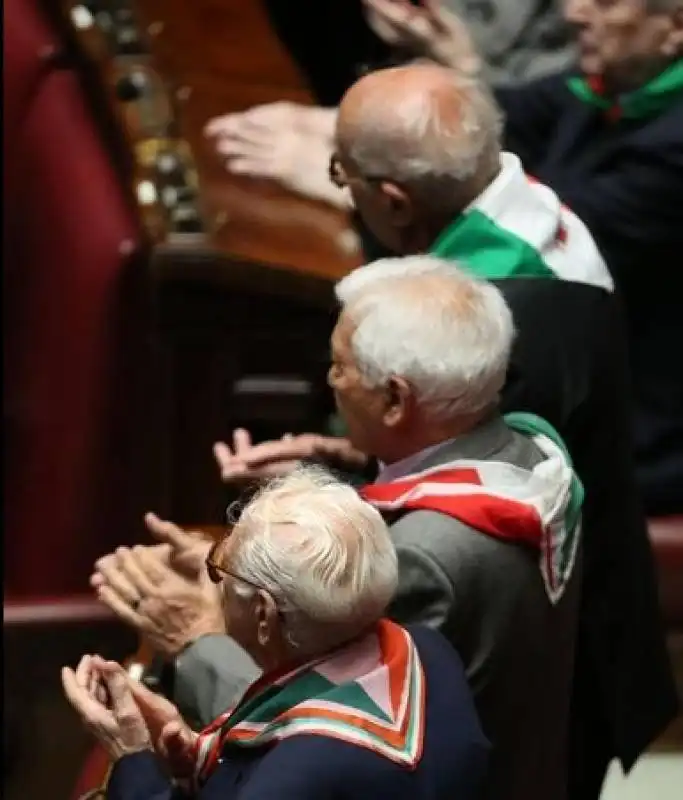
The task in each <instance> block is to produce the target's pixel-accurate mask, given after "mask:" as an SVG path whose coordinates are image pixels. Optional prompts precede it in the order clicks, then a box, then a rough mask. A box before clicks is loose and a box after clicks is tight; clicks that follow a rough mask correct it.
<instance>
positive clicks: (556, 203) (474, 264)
mask: <svg viewBox="0 0 683 800" xmlns="http://www.w3.org/2000/svg"><path fill="white" fill-rule="evenodd" d="M429 252H430V253H431V255H434V256H436V257H438V258H443V259H446V260H452V261H457V262H459V263H460V264H462V265H464V266H465V267H467V268H468V269H469V270H471V271H472V272H473V273H474V274H475V275H478V276H479V277H480V278H486V279H487V280H502V279H505V278H540V279H547V280H557V281H558V282H561V281H569V282H573V283H583V284H586V285H588V286H595V287H597V288H600V289H603V290H605V291H607V292H611V291H612V290H613V288H614V282H613V280H612V277H611V275H610V273H609V270H608V269H607V265H606V264H605V262H604V260H603V258H602V256H601V255H600V252H599V250H598V248H597V246H596V244H595V242H594V241H593V237H592V236H591V234H590V232H589V231H588V228H586V226H585V225H584V224H583V222H582V221H581V220H580V219H579V218H578V217H577V216H576V214H574V213H572V211H571V210H570V209H568V208H567V207H566V206H564V205H563V204H562V202H561V201H560V199H559V197H558V196H557V195H556V194H555V192H554V191H553V190H552V189H550V188H549V187H548V186H545V185H543V184H542V183H539V182H538V181H536V180H534V179H533V178H530V177H529V176H528V175H526V174H525V173H524V170H523V169H522V165H521V162H520V160H519V158H517V156H516V155H513V154H512V153H502V154H501V171H500V173H499V174H498V176H497V177H496V179H495V180H494V181H493V183H491V185H490V186H488V187H487V188H486V189H485V190H484V191H483V192H482V193H481V194H480V195H479V197H477V198H476V200H474V202H472V203H471V204H470V205H469V206H468V207H467V208H466V209H465V210H464V211H463V212H462V214H460V215H459V216H458V217H456V219H454V220H453V222H452V223H451V224H450V225H449V226H448V227H447V228H445V229H444V230H443V231H442V233H441V234H440V235H439V237H438V238H437V240H436V241H435V242H434V244H433V245H432V247H431V248H430V251H429Z"/></svg>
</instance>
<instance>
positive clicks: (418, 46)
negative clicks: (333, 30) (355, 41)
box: [363, 0, 481, 75]
mask: <svg viewBox="0 0 683 800" xmlns="http://www.w3.org/2000/svg"><path fill="white" fill-rule="evenodd" d="M363 6H364V7H365V15H366V18H367V20H368V24H369V25H370V27H371V28H372V29H373V30H374V31H375V33H376V34H377V35H378V36H379V37H380V38H381V39H383V40H384V41H385V42H387V43H388V44H391V45H393V46H395V47H401V48H405V49H406V50H409V51H411V52H412V53H413V54H414V55H415V56H422V57H425V58H429V59H431V60H432V61H436V62H437V63H438V64H443V65H444V66H448V67H452V68H453V69H457V70H458V71H459V72H462V73H465V74H466V75H475V74H477V73H478V72H479V70H480V69H481V60H480V58H479V57H478V55H477V53H476V50H475V48H474V44H473V42H472V38H471V36H470V34H469V31H468V30H467V27H466V25H465V24H464V23H463V22H462V20H461V19H460V18H459V17H457V16H456V15H455V14H454V13H453V12H452V11H449V10H448V9H446V8H444V7H443V5H442V3H441V2H440V0H422V4H421V5H419V6H416V5H413V4H412V3H410V2H409V0H363Z"/></svg>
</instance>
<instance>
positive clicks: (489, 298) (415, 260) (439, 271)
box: [336, 256, 514, 418]
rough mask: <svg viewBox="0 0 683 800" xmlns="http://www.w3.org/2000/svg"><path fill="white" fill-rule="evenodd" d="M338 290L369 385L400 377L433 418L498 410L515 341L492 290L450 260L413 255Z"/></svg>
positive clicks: (378, 266) (365, 271)
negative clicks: (352, 329) (490, 408)
mask: <svg viewBox="0 0 683 800" xmlns="http://www.w3.org/2000/svg"><path fill="white" fill-rule="evenodd" d="M336 291H337V297H338V299H339V300H340V301H341V303H342V306H343V311H344V314H345V315H346V316H347V317H348V318H349V319H350V320H351V321H352V323H353V325H354V332H353V335H352V338H351V346H352V350H353V355H354V358H355V361H356V363H357V366H358V368H359V370H360V371H361V373H362V374H363V376H364V378H365V380H366V382H367V383H368V384H369V385H370V386H379V385H382V384H385V383H386V382H387V381H388V380H389V379H390V378H391V377H401V378H403V379H405V381H406V382H407V383H408V384H409V385H410V386H412V387H413V388H414V390H415V394H416V396H417V398H418V400H419V402H420V403H422V404H423V405H424V406H427V407H429V409H430V413H431V414H432V415H433V416H434V417H435V418H437V417H440V418H450V417H457V416H459V415H466V414H475V413H477V412H479V411H481V410H483V409H486V408H488V407H490V406H491V405H495V403H496V402H497V400H498V394H499V392H500V390H501V388H502V386H503V383H504V381H505V376H506V372H507V366H508V360H509V357H510V350H511V347H512V341H513V337H514V327H513V322H512V315H511V313H510V310H509V309H508V307H507V305H506V303H505V300H504V299H503V296H502V295H501V293H500V292H499V290H498V289H497V288H496V287H495V286H493V285H492V284H489V283H487V282H486V281H481V280H478V279H477V278H475V277H474V276H472V275H471V274H469V273H468V272H467V271H465V270H464V269H462V268H460V267H458V265H456V264H454V263H452V262H447V261H442V260H440V259H437V258H432V257H429V256H413V257H410V258H395V259H383V260H381V261H376V262H375V263H374V264H370V265H368V266H366V267H361V268H360V269H357V270H355V271H354V272H352V273H351V274H350V275H348V276H347V277H346V278H344V279H343V280H342V281H341V282H340V283H339V284H338V285H337V289H336Z"/></svg>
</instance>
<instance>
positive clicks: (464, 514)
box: [361, 473, 543, 548]
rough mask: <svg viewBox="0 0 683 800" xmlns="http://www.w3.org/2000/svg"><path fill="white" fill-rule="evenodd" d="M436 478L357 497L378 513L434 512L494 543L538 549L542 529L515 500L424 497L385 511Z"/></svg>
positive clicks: (374, 488)
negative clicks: (475, 531) (412, 490)
mask: <svg viewBox="0 0 683 800" xmlns="http://www.w3.org/2000/svg"><path fill="white" fill-rule="evenodd" d="M438 474H439V473H435V474H434V475H430V476H429V478H426V479H424V480H419V481H412V482H411V481H401V482H397V483H395V484H394V483H388V484H377V483H374V484H369V485H367V486H364V487H363V488H362V489H361V496H362V497H363V498H364V499H365V500H367V501H368V502H369V503H371V504H372V505H376V506H377V508H378V509H379V510H380V511H388V512H391V511H437V512H439V513H441V514H446V515H447V516H449V517H453V519H457V520H458V521H459V522H462V523H463V524H464V525H468V526H469V527H470V528H475V529H476V530H478V531H481V532H482V533H485V534H488V535H489V536H494V537H495V538H497V539H503V540H506V541H512V542H519V543H524V544H529V545H532V546H533V547H536V548H539V547H540V546H541V537H542V535H543V525H542V522H541V518H540V517H539V515H538V512H537V511H536V509H535V508H533V507H532V506H528V505H525V504H524V503H520V502H517V501H516V500H509V499H504V498H501V497H495V496H494V495H490V494H458V495H450V496H449V495H435V494H426V495H423V496H422V497H417V498H409V499H407V500H405V501H403V502H401V503H400V504H399V505H396V506H393V505H392V507H391V508H386V504H388V503H392V502H397V501H398V500H399V498H400V496H401V495H403V494H404V493H405V492H406V491H407V490H409V489H410V488H415V487H417V486H419V485H421V484H423V483H425V482H436V481H435V478H436V477H437V475H438ZM441 474H443V473H441ZM443 482H444V483H445V482H447V481H443ZM477 483H480V482H479V481H477Z"/></svg>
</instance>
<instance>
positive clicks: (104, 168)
mask: <svg viewBox="0 0 683 800" xmlns="http://www.w3.org/2000/svg"><path fill="white" fill-rule="evenodd" d="M36 9H37V4H36V3H35V2H34V0H7V2H6V3H5V5H4V22H5V30H4V39H5V75H4V83H5V114H4V119H3V124H4V132H5V165H6V166H7V165H9V169H8V170H7V171H6V174H5V247H4V249H5V264H4V267H3V284H4V286H3V288H4V298H3V306H4V368H3V369H4V418H3V433H4V467H5V468H4V484H5V487H4V488H5V509H4V512H5V542H6V544H5V549H6V556H5V581H6V583H5V592H6V593H7V594H10V595H23V596H25V595H59V594H61V593H68V592H76V591H79V590H81V591H82V590H83V589H84V588H85V586H86V581H87V576H88V574H89V572H90V568H91V565H92V563H93V561H94V559H95V558H96V557H97V556H98V555H100V554H101V553H102V552H103V551H105V550H107V549H109V548H111V547H112V546H113V545H115V544H116V543H118V542H119V541H133V540H135V539H137V538H139V536H140V525H139V516H140V514H141V513H142V511H143V506H142V505H141V504H140V502H141V501H140V496H139V492H138V493H137V495H136V491H135V490H136V480H135V479H136V471H135V465H136V461H135V454H136V451H137V452H139V451H140V449H141V446H142V444H144V443H143V442H139V441H137V442H136V437H137V436H140V435H142V431H144V426H142V425H140V418H141V406H140V394H139V390H140V386H141V384H140V381H139V379H138V377H139V376H140V375H141V374H142V373H143V371H144V369H145V365H144V364H143V363H142V362H143V361H144V359H145V355H144V354H145V346H144V345H145V340H144V339H143V330H142V328H141V326H140V321H141V319H143V309H142V308H141V302H142V301H143V299H144V292H145V286H144V284H145V276H144V270H142V269H141V267H140V264H136V263H135V261H134V259H133V257H132V256H131V252H132V251H134V250H135V249H137V243H138V229H137V224H136V220H135V217H134V214H133V211H132V209H131V208H130V207H129V206H128V203H127V201H126V196H125V193H124V191H123V189H122V187H121V185H120V183H119V180H118V178H117V176H116V174H115V173H114V171H113V168H112V166H111V162H110V159H109V157H108V154H107V152H106V150H105V149H104V147H103V145H102V141H101V137H100V135H99V133H98V128H97V126H96V125H95V124H94V121H93V119H92V117H91V114H90V112H89V108H88V106H87V104H86V102H85V99H84V95H83V92H82V91H81V86H80V84H79V81H78V77H77V75H75V74H74V73H73V72H72V71H69V70H65V69H62V70H60V69H58V68H56V66H55V65H54V64H50V63H49V60H48V61H46V60H45V59H44V58H43V55H44V51H45V47H46V46H54V45H55V40H54V36H53V34H52V33H50V31H49V29H48V27H47V26H46V24H45V23H44V22H42V21H41V19H40V16H39V15H38V13H37V11H36ZM136 426H137V427H136Z"/></svg>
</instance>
